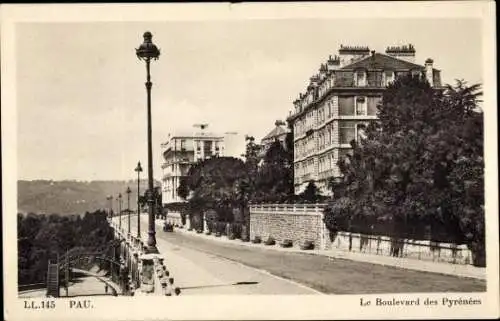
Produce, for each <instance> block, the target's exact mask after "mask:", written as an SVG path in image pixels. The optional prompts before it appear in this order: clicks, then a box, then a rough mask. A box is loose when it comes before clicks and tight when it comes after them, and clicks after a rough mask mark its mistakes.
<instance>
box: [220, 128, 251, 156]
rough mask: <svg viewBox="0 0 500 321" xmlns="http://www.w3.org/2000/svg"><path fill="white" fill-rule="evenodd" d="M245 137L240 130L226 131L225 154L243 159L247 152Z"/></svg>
mask: <svg viewBox="0 0 500 321" xmlns="http://www.w3.org/2000/svg"><path fill="white" fill-rule="evenodd" d="M245 148H246V142H245V137H244V136H243V135H241V134H240V133H238V132H225V133H224V156H226V157H234V158H239V159H243V156H242V155H243V154H244V153H245Z"/></svg>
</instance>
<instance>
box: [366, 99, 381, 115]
mask: <svg viewBox="0 0 500 321" xmlns="http://www.w3.org/2000/svg"><path fill="white" fill-rule="evenodd" d="M381 102H382V97H368V115H370V116H376V115H377V105H378V104H380V103H381Z"/></svg>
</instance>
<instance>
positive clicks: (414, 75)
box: [411, 69, 422, 77]
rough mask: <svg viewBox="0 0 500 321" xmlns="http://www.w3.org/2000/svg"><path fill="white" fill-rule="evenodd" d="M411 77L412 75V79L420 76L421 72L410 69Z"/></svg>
mask: <svg viewBox="0 0 500 321" xmlns="http://www.w3.org/2000/svg"><path fill="white" fill-rule="evenodd" d="M411 75H412V76H413V77H418V76H420V75H422V71H420V70H418V69H412V70H411Z"/></svg>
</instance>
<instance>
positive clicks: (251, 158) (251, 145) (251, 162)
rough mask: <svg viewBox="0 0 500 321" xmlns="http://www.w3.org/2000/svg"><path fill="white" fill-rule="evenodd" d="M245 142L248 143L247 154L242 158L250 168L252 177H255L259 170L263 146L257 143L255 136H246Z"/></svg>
mask: <svg viewBox="0 0 500 321" xmlns="http://www.w3.org/2000/svg"><path fill="white" fill-rule="evenodd" d="M245 141H246V142H247V144H246V148H245V154H243V155H242V156H243V157H244V158H245V164H246V165H247V167H248V171H249V172H250V175H255V174H256V173H257V168H258V165H259V162H260V156H259V154H260V151H261V146H260V145H259V144H257V143H255V138H254V137H253V136H248V135H247V136H245Z"/></svg>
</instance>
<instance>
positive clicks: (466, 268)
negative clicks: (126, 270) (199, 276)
mask: <svg viewBox="0 0 500 321" xmlns="http://www.w3.org/2000/svg"><path fill="white" fill-rule="evenodd" d="M155 223H156V225H157V226H158V227H159V228H163V224H164V220H155ZM174 231H175V232H176V233H184V234H187V235H192V236H195V237H200V238H204V239H207V240H210V241H213V242H221V243H227V244H232V245H236V246H248V247H256V248H260V249H266V250H270V251H282V252H296V253H302V254H309V255H322V256H327V257H330V258H333V259H335V258H338V259H346V260H352V261H358V262H365V263H371V264H379V265H385V266H393V267H397V268H401V269H408V270H416V271H423V272H431V273H438V274H446V275H453V276H458V277H466V278H474V279H482V280H485V279H486V269H485V268H479V267H475V266H472V265H460V264H449V263H442V262H432V261H424V260H416V259H410V258H395V257H390V256H383V255H373V254H364V253H355V252H345V251H338V250H337V251H336V250H335V249H333V250H310V251H304V250H300V249H297V248H282V247H280V246H279V245H274V246H266V245H263V244H254V243H252V242H242V241H241V240H238V239H236V240H229V239H228V238H227V237H225V236H221V237H215V236H214V235H206V234H204V233H200V234H198V233H196V232H195V231H194V230H193V231H188V230H187V229H185V228H182V229H179V228H176V229H175V230H174Z"/></svg>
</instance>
